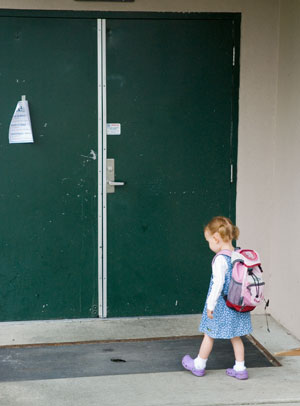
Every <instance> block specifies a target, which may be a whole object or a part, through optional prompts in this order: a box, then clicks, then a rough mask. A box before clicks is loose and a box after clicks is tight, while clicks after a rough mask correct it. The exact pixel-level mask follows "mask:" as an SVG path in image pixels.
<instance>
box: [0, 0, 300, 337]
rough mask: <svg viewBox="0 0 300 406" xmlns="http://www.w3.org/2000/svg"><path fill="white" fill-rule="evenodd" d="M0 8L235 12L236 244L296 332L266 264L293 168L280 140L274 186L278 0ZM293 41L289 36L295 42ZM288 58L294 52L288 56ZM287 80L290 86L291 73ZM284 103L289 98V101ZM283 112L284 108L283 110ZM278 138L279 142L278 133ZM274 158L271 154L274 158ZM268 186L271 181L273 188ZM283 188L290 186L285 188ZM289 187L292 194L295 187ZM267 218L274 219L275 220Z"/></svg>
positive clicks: (11, 0)
mask: <svg viewBox="0 0 300 406" xmlns="http://www.w3.org/2000/svg"><path fill="white" fill-rule="evenodd" d="M285 2H286V3H288V4H290V7H291V5H292V4H293V5H294V7H296V4H297V0H295V1H286V0H284V1H283V2H282V3H285ZM0 8H17V9H24V8H25V9H49V10H50V9H56V10H103V11H108V10H111V11H169V12H188V11H194V12H241V13H242V27H241V28H242V30H241V70H240V75H241V82H240V103H239V147H238V154H239V155H238V156H239V162H238V192H237V224H238V226H239V227H240V229H241V237H240V241H239V243H240V245H242V246H248V247H253V248H256V249H257V250H259V252H260V253H261V257H262V260H263V263H264V268H265V271H266V272H265V276H266V280H267V283H268V286H269V289H268V292H267V294H268V296H269V297H270V299H271V304H272V306H271V311H272V312H273V311H274V314H275V315H277V316H278V317H279V318H280V321H281V322H282V323H283V324H285V325H287V326H288V327H289V328H290V329H291V330H292V331H293V332H294V333H295V334H298V336H299V337H300V331H299V329H298V330H297V329H295V327H293V321H291V320H290V321H286V320H285V318H284V317H283V314H282V315H281V312H280V306H279V305H278V304H277V303H276V300H277V292H278V290H279V288H280V286H281V283H282V281H281V277H280V272H279V275H278V274H276V275H277V276H276V275H275V273H276V272H278V267H277V266H276V267H275V268H274V267H273V268H272V266H271V265H272V262H271V257H272V256H271V253H272V252H274V250H273V247H275V246H276V243H277V245H279V240H276V239H275V240H274V238H273V236H274V235H276V233H275V234H274V230H273V229H272V224H273V223H274V204H275V202H276V200H278V198H279V197H281V199H280V202H281V205H284V208H285V210H286V214H288V212H289V211H292V210H295V206H294V204H293V203H291V202H290V201H286V199H283V198H282V196H281V189H282V191H285V186H284V185H285V176H284V173H285V174H286V176H287V175H288V174H289V173H290V172H292V171H293V162H290V159H289V156H288V154H289V150H288V146H287V145H284V147H285V149H284V150H285V152H286V154H285V155H284V157H285V160H287V164H288V169H287V168H286V169H285V171H286V172H282V168H279V166H278V165H277V166H276V173H277V176H279V177H280V179H281V183H282V185H281V189H279V188H278V187H277V182H276V184H275V185H274V182H273V179H274V170H275V158H276V157H277V158H279V155H280V147H276V148H275V141H276V114H277V110H276V108H277V83H278V53H279V16H280V0H185V1H182V0H151V1H149V0H135V2H134V3H107V2H104V3H101V2H86V1H84V2H78V1H74V0H44V1H42V2H41V1H40V0H0ZM298 8H299V7H298ZM288 10H289V7H286V13H287V14H288ZM297 10H298V9H297ZM298 11H299V10H298ZM287 18H289V17H288V15H286V16H284V18H283V24H284V21H286V19H287ZM293 21H295V26H294V29H295V30H296V18H295V17H293ZM284 25H285V30H286V34H285V38H281V39H282V41H281V43H282V44H281V46H283V45H284V43H285V42H287V40H288V36H289V34H292V32H291V33H289V32H288V26H287V24H284ZM296 46H297V44H296V42H295V43H294V47H296ZM289 49H290V53H289V57H290V58H292V51H291V48H289ZM285 51H286V52H288V51H287V50H285ZM294 58H297V56H296V55H295V56H294ZM298 63H299V61H298ZM280 69H281V77H282V79H283V78H284V76H285V71H286V70H287V69H288V64H287V63H285V62H284V61H283V60H281V63H280ZM293 75H296V73H295V71H293ZM286 82H287V81H286ZM286 85H287V83H285V84H284V83H283V80H281V87H280V92H281V93H284V94H285V96H286V98H287V99H288V92H287V91H286V87H285V86H286ZM290 86H293V84H292V80H291V81H290ZM295 89H296V87H295V88H294V94H296V93H295ZM288 102H290V103H291V100H288ZM290 103H289V104H290ZM280 110H281V112H280V117H282V118H281V120H279V121H280V123H281V124H280V125H281V128H282V131H285V130H286V129H287V127H288V121H287V120H286V119H284V110H285V106H281V107H280ZM288 113H289V114H291V112H290V111H289V112H288ZM295 130H296V127H293V131H294V132H293V136H295V135H296V133H295ZM277 138H278V139H279V141H280V142H281V143H282V144H284V142H283V139H282V138H281V137H280V134H278V136H277ZM275 150H276V151H277V155H276V154H275ZM291 152H293V149H292V147H291ZM282 157H283V155H282ZM279 161H280V160H279V159H277V161H276V162H277V163H278V162H279ZM279 163H280V162H279ZM288 171H290V172H288ZM274 186H276V188H275V190H274ZM291 186H292V189H293V186H294V187H296V185H291ZM289 189H290V187H289ZM290 193H291V190H289V194H290ZM294 193H295V194H296V193H297V192H296V190H294ZM298 198H299V196H298ZM285 202H286V203H285ZM281 208H282V207H281V206H279V205H278V204H277V205H276V210H277V212H278V213H279V211H281ZM285 223H286V221H284V220H282V227H281V230H283V229H285V228H284V227H283V226H285V225H286V224H285ZM295 223H296V220H295ZM274 224H275V225H276V224H277V221H276V222H275V223H274ZM277 234H278V231H277ZM284 237H285V235H283V236H281V238H283V239H284ZM286 245H287V244H286ZM287 249H288V247H287ZM278 263H279V262H278ZM273 266H274V264H273ZM295 273H296V272H295ZM270 276H272V278H270ZM298 282H299V279H298ZM298 286H299V285H298ZM298 315H299V311H298Z"/></svg>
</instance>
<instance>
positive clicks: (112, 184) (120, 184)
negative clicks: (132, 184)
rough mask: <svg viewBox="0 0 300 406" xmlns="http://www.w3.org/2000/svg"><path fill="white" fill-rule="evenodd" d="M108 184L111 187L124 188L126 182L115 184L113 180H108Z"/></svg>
mask: <svg viewBox="0 0 300 406" xmlns="http://www.w3.org/2000/svg"><path fill="white" fill-rule="evenodd" d="M107 183H108V184H109V186H124V185H125V182H113V181H112V180H108V181H107Z"/></svg>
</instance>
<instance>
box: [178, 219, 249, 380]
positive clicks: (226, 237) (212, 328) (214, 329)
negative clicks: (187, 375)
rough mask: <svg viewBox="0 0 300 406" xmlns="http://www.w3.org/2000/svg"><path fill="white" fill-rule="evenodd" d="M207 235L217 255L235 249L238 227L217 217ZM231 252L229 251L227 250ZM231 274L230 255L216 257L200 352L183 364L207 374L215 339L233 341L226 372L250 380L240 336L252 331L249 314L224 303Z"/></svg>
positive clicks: (201, 373)
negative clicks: (234, 243)
mask: <svg viewBox="0 0 300 406" xmlns="http://www.w3.org/2000/svg"><path fill="white" fill-rule="evenodd" d="M204 236H205V239H206V241H207V242H208V244H209V248H210V249H211V250H212V251H213V252H215V253H216V254H217V253H218V252H220V251H222V250H229V251H232V252H233V251H234V247H233V245H232V240H237V238H238V236H239V229H238V228H237V227H236V226H234V225H233V224H232V222H231V220H230V219H228V218H226V217H214V218H213V219H212V220H211V221H210V222H209V223H208V224H207V226H206V227H205V228H204ZM228 254H229V253H228ZM231 273H232V263H231V257H230V256H229V255H223V254H221V255H218V256H215V257H214V259H213V262H212V277H211V281H210V285H209V290H208V295H207V299H206V303H205V307H204V310H203V314H202V320H201V323H200V327H199V331H201V332H203V333H204V338H203V341H202V344H201V346H200V351H199V355H198V357H197V358H195V359H192V358H191V357H190V356H189V355H185V356H184V357H183V359H182V365H183V366H184V368H185V369H188V370H189V371H191V372H192V373H193V374H194V375H196V376H203V375H204V374H205V367H206V362H207V359H208V357H209V355H210V353H211V350H212V348H213V344H214V339H215V338H227V339H230V340H231V343H232V346H233V350H234V355H235V365H234V366H233V368H229V369H227V370H226V373H227V375H229V376H232V377H234V378H237V379H248V372H247V370H246V367H245V358H244V344H243V341H242V339H241V336H244V335H246V334H250V333H251V331H252V326H251V318H250V313H239V312H237V311H235V310H233V309H231V308H229V307H227V306H226V304H225V299H224V297H223V296H224V295H226V294H227V293H228V288H229V282H230V278H231Z"/></svg>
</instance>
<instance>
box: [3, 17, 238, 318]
mask: <svg viewBox="0 0 300 406" xmlns="http://www.w3.org/2000/svg"><path fill="white" fill-rule="evenodd" d="M0 20H1V21H0V22H1V24H0V30H1V34H2V35H1V40H0V47H1V50H2V54H3V55H4V54H5V58H2V60H1V66H0V68H1V69H0V72H1V75H0V87H1V94H2V97H1V100H0V104H1V106H0V107H1V109H0V111H1V120H0V122H1V127H0V137H1V144H0V145H1V150H0V154H1V160H0V167H1V173H2V176H1V179H0V188H1V195H0V198H1V199H0V209H1V213H2V221H1V224H0V227H1V235H2V244H1V245H2V260H1V264H0V280H1V286H2V287H3V289H2V295H1V297H0V302H1V303H0V306H1V317H2V320H32V319H57V318H88V317H124V316H154V315H166V314H187V313H198V312H200V311H201V308H202V306H203V303H204V300H205V296H206V291H207V285H208V281H209V278H210V272H211V271H210V261H211V253H210V252H209V250H208V247H207V244H206V242H205V241H204V239H203V226H204V225H205V223H206V222H207V221H208V220H209V219H210V217H212V216H214V215H217V214H222V215H226V216H231V217H234V216H235V187H236V177H235V172H236V133H237V130H236V126H237V104H238V63H237V60H238V58H237V54H238V36H239V20H238V18H237V17H236V16H235V15H223V17H220V16H218V17H216V18H212V17H210V18H209V17H208V16H205V15H204V16H201V15H199V16H195V15H193V16H192V17H191V18H190V17H188V16H186V15H183V17H182V18H180V15H174V16H171V15H168V16H166V18H164V17H163V16H162V15H158V18H148V17H147V18H138V17H136V16H134V18H133V17H132V16H131V18H124V19H120V18H116V19H114V18H111V16H110V18H109V19H106V20H105V19H101V20H97V19H96V18H81V17H80V18H71V17H70V18H57V17H52V16H49V17H45V16H44V17H43V18H39V17H36V18H34V17H0ZM22 95H26V98H27V100H28V101H29V106H30V112H31V121H32V127H33V135H34V140H35V142H34V144H32V145H29V144H18V145H17V144H16V145H9V144H8V140H7V130H8V127H9V122H10V119H11V116H12V113H13V110H14V108H15V105H16V102H17V101H18V100H19V99H20V98H21V96H22ZM113 169H114V173H113V172H112V171H113ZM108 182H116V183H117V184H116V185H115V186H114V185H111V184H110V185H109V184H108ZM111 192H112V193H111Z"/></svg>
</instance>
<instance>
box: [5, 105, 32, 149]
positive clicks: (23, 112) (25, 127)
mask: <svg viewBox="0 0 300 406" xmlns="http://www.w3.org/2000/svg"><path fill="white" fill-rule="evenodd" d="M8 138H9V143H10V144H18V143H28V142H33V136H32V128H31V121H30V114H29V106H28V101H27V100H21V101H19V102H18V104H17V107H16V110H15V112H14V115H13V118H12V120H11V122H10V126H9V136H8Z"/></svg>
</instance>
